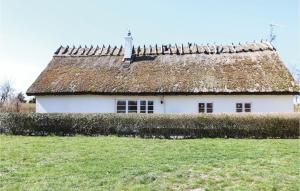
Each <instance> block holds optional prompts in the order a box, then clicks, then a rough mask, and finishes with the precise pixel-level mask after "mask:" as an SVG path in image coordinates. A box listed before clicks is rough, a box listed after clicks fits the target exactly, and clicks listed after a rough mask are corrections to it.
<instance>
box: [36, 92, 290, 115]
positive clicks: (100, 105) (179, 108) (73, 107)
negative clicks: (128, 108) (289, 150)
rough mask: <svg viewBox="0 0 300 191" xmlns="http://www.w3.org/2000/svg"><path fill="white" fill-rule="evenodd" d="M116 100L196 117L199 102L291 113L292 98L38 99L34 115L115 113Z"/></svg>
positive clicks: (229, 108) (217, 106) (218, 108)
mask: <svg viewBox="0 0 300 191" xmlns="http://www.w3.org/2000/svg"><path fill="white" fill-rule="evenodd" d="M118 99H131V100H137V99H140V100H153V101H154V113H197V112H198V103H199V102H212V103H213V105H214V108H213V109H214V113H222V112H235V104H236V103H238V102H242V103H245V102H247V103H251V105H252V112H293V96H292V95H203V96H164V97H163V96H100V95H65V96H37V97H36V112H39V113H45V112H75V113H76V112H81V113H96V112H99V113H104V112H108V113H114V112H116V100H118ZM161 100H163V102H164V103H163V104H161Z"/></svg>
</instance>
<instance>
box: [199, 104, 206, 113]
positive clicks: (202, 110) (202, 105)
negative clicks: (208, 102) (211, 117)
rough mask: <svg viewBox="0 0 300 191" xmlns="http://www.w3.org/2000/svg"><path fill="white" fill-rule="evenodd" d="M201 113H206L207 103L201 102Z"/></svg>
mask: <svg viewBox="0 0 300 191" xmlns="http://www.w3.org/2000/svg"><path fill="white" fill-rule="evenodd" d="M199 113H205V103H199Z"/></svg>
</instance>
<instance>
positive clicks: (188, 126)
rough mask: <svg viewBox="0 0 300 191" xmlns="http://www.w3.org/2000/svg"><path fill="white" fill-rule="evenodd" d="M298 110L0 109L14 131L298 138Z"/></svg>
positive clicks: (1, 128) (5, 127)
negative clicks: (105, 111)
mask: <svg viewBox="0 0 300 191" xmlns="http://www.w3.org/2000/svg"><path fill="white" fill-rule="evenodd" d="M299 123H300V114H296V113H295V114H208V115H205V114H193V115H178V114H151V115H149V114H148V115H147V114H70V113H69V114H67V113H51V114H50V113H48V114H42V113H0V132H1V133H11V134H14V135H51V134H53V135H76V134H81V135H93V136H94V135H119V136H141V137H160V138H176V137H177V138H200V137H227V138H298V137H299V134H300V133H299Z"/></svg>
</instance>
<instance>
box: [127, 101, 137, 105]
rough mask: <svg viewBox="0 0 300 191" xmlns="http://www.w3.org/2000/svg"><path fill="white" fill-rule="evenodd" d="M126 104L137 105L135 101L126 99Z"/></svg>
mask: <svg viewBox="0 0 300 191" xmlns="http://www.w3.org/2000/svg"><path fill="white" fill-rule="evenodd" d="M128 105H137V101H128Z"/></svg>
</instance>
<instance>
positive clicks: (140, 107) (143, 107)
mask: <svg viewBox="0 0 300 191" xmlns="http://www.w3.org/2000/svg"><path fill="white" fill-rule="evenodd" d="M153 112H154V102H153V101H148V100H117V113H153Z"/></svg>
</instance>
